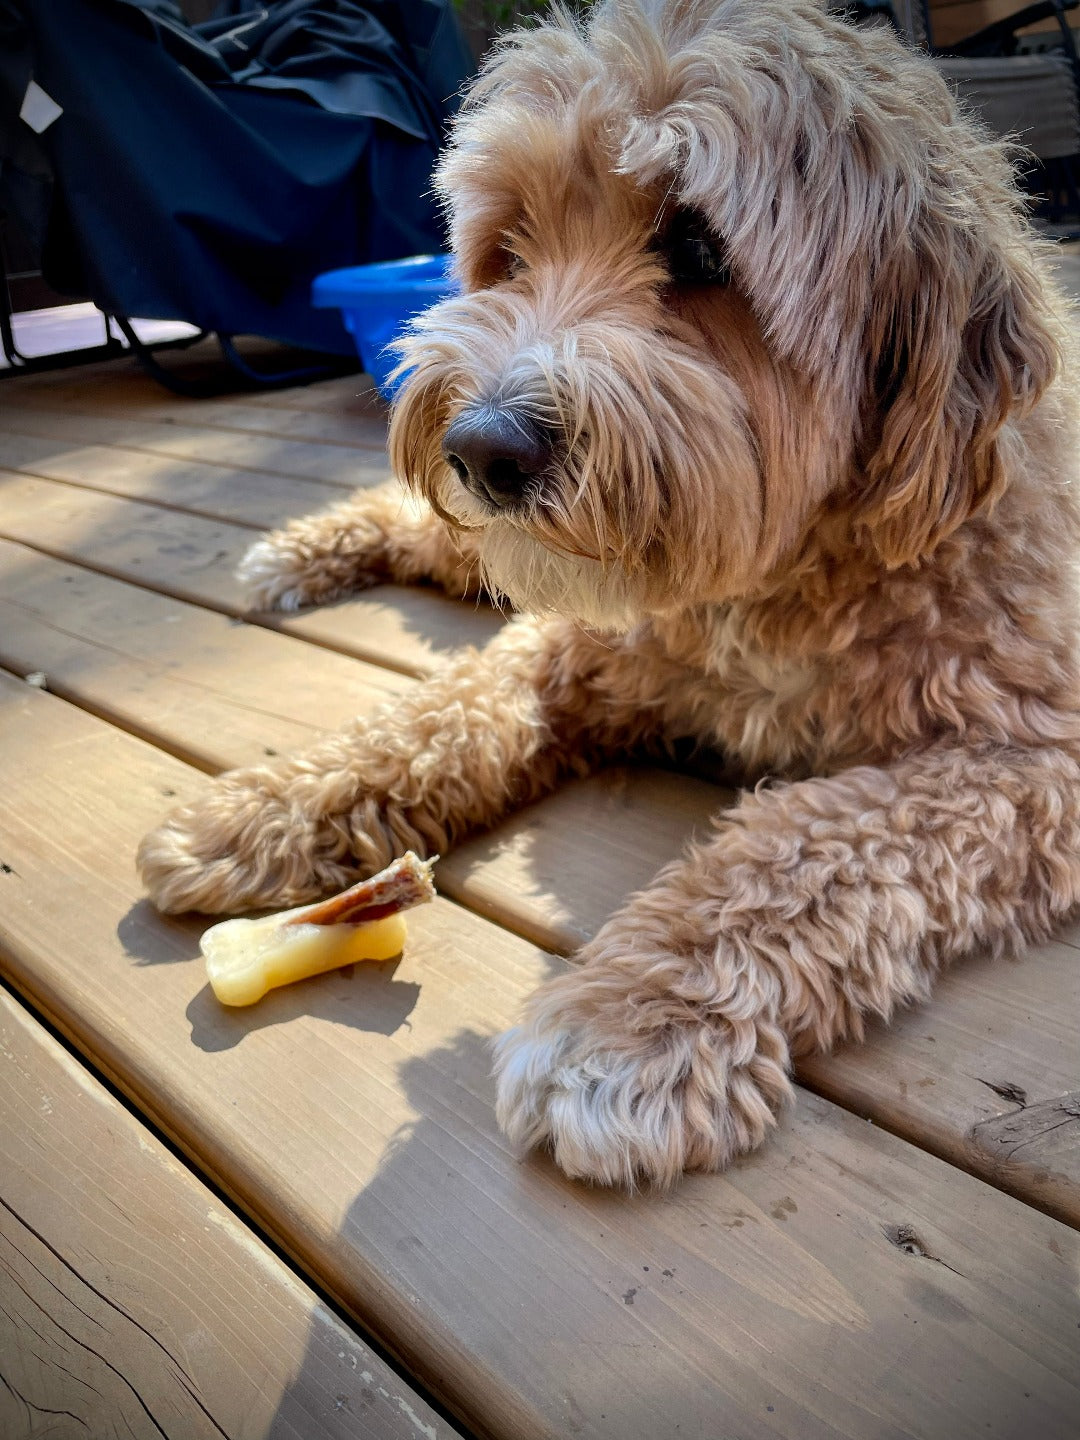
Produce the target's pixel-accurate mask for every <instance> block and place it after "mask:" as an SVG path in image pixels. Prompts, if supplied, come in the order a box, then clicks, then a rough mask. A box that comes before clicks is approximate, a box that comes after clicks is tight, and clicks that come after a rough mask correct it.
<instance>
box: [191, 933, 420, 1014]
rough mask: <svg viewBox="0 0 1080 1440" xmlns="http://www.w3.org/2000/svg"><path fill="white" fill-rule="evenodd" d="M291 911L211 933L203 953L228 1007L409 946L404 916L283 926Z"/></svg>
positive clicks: (217, 992) (203, 943) (202, 944)
mask: <svg viewBox="0 0 1080 1440" xmlns="http://www.w3.org/2000/svg"><path fill="white" fill-rule="evenodd" d="M291 913H293V912H291V911H286V912H285V914H284V915H272V916H271V917H270V918H269V919H268V920H226V921H225V922H224V923H223V924H221V925H215V926H213V928H212V929H210V930H207V932H206V934H205V935H204V936H203V937H202V941H201V942H200V949H201V950H202V953H203V954H204V955H205V956H206V974H207V977H208V978H209V981H210V984H211V987H212V988H213V991H214V994H215V995H216V996H217V998H218V999H219V1000H220V1001H221V1003H222V1004H223V1005H254V1004H255V1001H256V1000H261V999H262V997H263V996H264V995H265V994H266V992H267V990H275V989H277V987H278V986H279V985H291V984H292V982H293V981H294V980H307V979H309V978H310V977H311V976H312V975H322V974H324V973H325V972H326V971H327V970H337V969H339V968H340V967H341V966H342V965H352V964H353V962H354V961H356V960H389V959H390V958H391V957H392V956H394V955H400V954H401V951H402V949H403V947H404V945H405V921H404V919H403V918H402V916H400V915H389V916H387V918H386V919H385V920H371V921H369V922H368V923H367V924H366V925H305V924H303V922H300V923H298V924H293V925H283V924H282V921H283V920H284V919H285V918H286V916H287V915H289V914H291Z"/></svg>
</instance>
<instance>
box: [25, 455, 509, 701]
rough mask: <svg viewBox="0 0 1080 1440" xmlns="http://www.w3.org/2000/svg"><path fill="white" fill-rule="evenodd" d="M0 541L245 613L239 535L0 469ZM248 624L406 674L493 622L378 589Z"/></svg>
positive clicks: (226, 527) (482, 635)
mask: <svg viewBox="0 0 1080 1440" xmlns="http://www.w3.org/2000/svg"><path fill="white" fill-rule="evenodd" d="M0 537H2V538H4V539H7V540H15V541H18V542H19V543H21V544H24V545H29V546H31V547H33V548H35V549H38V550H43V551H45V552H46V553H47V554H50V555H53V556H56V557H58V558H60V559H63V560H68V561H77V562H79V563H81V564H84V565H88V566H90V567H91V568H93V569H95V570H99V571H102V572H104V573H105V574H107V575H113V576H115V577H117V578H119V579H122V580H129V581H133V582H134V583H135V584H138V585H143V586H145V587H147V588H148V589H153V590H156V591H158V592H159V593H161V594H164V595H171V596H174V597H176V598H177V599H180V600H188V601H192V602H194V603H200V604H203V605H207V606H209V607H211V608H212V609H215V610H219V611H221V612H223V613H224V614H227V615H241V614H245V613H247V612H246V611H245V610H244V605H243V601H242V597H241V593H240V588H239V586H238V584H237V582H236V580H235V578H234V571H235V569H236V566H237V564H238V563H239V561H240V558H241V556H242V555H243V554H244V552H245V551H246V550H247V548H248V546H249V545H250V544H251V543H252V539H253V537H252V533H251V531H250V530H249V529H247V528H243V527H241V526H238V525H233V524H230V523H228V522H227V521H223V520H222V521H213V520H207V519H204V518H203V517H202V516H199V515H190V514H184V513H181V512H179V511H176V510H166V509H163V508H162V507H161V506H158V505H150V504H145V503H143V502H141V501H136V500H126V499H120V498H117V497H116V496H113V495H103V494H99V493H98V492H96V491H93V490H83V489H78V488H76V487H73V486H70V485H58V484H56V483H54V482H52V481H49V480H39V479H36V478H34V477H32V476H28V475H17V474H13V473H12V472H11V471H4V470H0ZM249 618H251V619H252V620H253V621H255V622H257V623H258V624H260V625H265V626H267V627H269V628H271V629H275V630H282V631H285V632H286V633H287V634H291V635H298V636H302V637H303V638H304V639H306V640H311V641H313V642H315V643H316V644H319V645H323V646H326V647H327V648H329V649H332V650H340V651H342V652H344V653H345V654H351V655H355V656H357V657H358V658H359V659H362V660H369V661H372V662H373V663H376V664H383V665H386V666H389V667H390V668H391V669H395V670H401V671H403V672H404V673H407V674H424V673H426V672H427V671H429V670H430V669H431V668H432V667H433V666H434V665H435V664H437V663H438V661H439V659H440V658H442V657H445V655H446V654H448V653H449V652H450V651H451V650H453V649H454V648H456V647H458V646H461V645H466V644H483V643H484V642H485V641H486V640H488V639H489V638H490V637H491V636H492V635H494V634H495V633H496V631H497V630H498V628H499V626H500V625H501V624H502V621H501V619H500V617H499V616H498V615H497V614H496V613H495V612H494V611H493V610H491V609H490V608H489V607H486V606H469V605H462V604H459V603H458V602H457V601H453V600H450V599H449V598H448V597H447V596H445V595H443V594H441V593H439V592H437V591H435V590H434V589H422V588H419V587H415V588H412V587H404V586H389V585H382V586H378V587H376V588H375V589H373V590H368V591H365V592H364V594H362V595H358V596H356V597H355V598H353V599H350V600H347V601H344V602H342V603H341V604H340V605H336V606H331V607H328V608H327V609H325V610H320V611H313V612H311V613H308V614H304V615H297V616H283V615H276V614H265V613H260V614H257V615H251V616H250V617H249Z"/></svg>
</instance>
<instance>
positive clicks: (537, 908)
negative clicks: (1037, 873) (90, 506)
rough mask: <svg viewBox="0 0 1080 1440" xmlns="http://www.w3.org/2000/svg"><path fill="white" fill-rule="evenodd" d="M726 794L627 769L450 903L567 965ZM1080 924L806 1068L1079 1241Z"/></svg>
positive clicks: (487, 857) (577, 799) (597, 781)
mask: <svg viewBox="0 0 1080 1440" xmlns="http://www.w3.org/2000/svg"><path fill="white" fill-rule="evenodd" d="M729 801H730V795H729V794H728V793H727V792H725V791H724V790H722V789H720V787H718V786H715V787H714V786H712V785H710V784H708V783H707V782H705V781H701V780H697V779H694V778H691V777H689V776H678V775H672V774H667V773H665V772H663V771H650V770H627V769H616V770H612V771H608V772H606V773H602V774H600V775H597V776H594V777H592V778H591V779H589V780H587V781H583V782H578V783H576V784H574V785H571V786H568V787H566V788H565V789H564V790H562V791H560V792H558V793H557V794H555V795H552V796H550V797H548V798H547V799H545V800H543V801H541V802H540V803H538V804H536V805H533V806H531V807H529V808H528V809H527V810H523V811H521V812H520V813H519V814H517V815H514V816H512V817H511V818H510V819H509V820H507V821H505V822H504V823H503V824H502V825H501V826H499V827H498V829H496V830H495V831H493V832H492V833H491V834H489V835H481V836H478V837H476V838H475V839H474V840H470V841H467V842H466V843H465V844H463V845H461V846H459V847H458V848H457V849H455V850H454V851H452V852H451V853H450V855H448V856H447V857H446V858H445V859H444V860H443V862H442V865H441V866H440V885H441V886H442V888H443V889H444V890H445V891H446V893H447V894H452V895H453V896H454V897H455V898H456V899H457V900H458V901H460V902H461V903H463V904H466V905H468V906H469V907H470V908H471V909H475V910H476V911H478V912H479V913H480V914H482V915H486V916H489V917H490V918H492V919H494V920H496V921H498V923H500V924H502V925H507V926H509V927H510V928H512V929H514V930H515V931H517V932H518V933H519V934H522V935H525V936H527V937H528V938H530V939H531V940H533V941H534V942H535V943H537V944H539V945H543V946H544V947H545V948H546V949H550V950H554V951H556V952H558V953H560V954H564V955H565V954H569V953H570V952H571V951H572V950H573V949H574V948H575V947H576V946H578V945H579V944H581V943H582V942H583V941H584V940H586V939H588V938H589V937H590V936H591V935H593V934H595V933H596V930H597V929H598V928H599V927H600V926H601V925H602V924H603V922H604V920H605V919H606V918H607V916H608V915H610V914H611V913H612V912H613V911H614V910H615V909H617V908H618V906H619V905H620V904H622V902H623V901H624V900H625V899H626V898H627V897H628V896H629V895H630V894H632V893H633V892H634V891H635V890H638V889H640V888H642V887H643V886H645V885H647V884H648V883H649V881H650V880H651V878H652V876H653V875H654V874H655V873H656V871H657V870H659V868H660V867H661V866H662V865H663V864H664V863H665V862H666V861H668V860H670V859H671V858H672V857H674V856H676V855H678V854H679V853H680V851H681V850H682V848H683V846H684V845H685V844H686V843H687V842H688V841H689V840H690V839H691V838H692V837H693V836H694V835H695V834H698V835H702V834H705V833H707V831H708V828H709V825H710V822H711V819H712V817H713V816H714V815H715V814H716V813H717V812H718V811H719V810H721V809H722V808H723V807H724V805H725V804H727V803H729ZM1078 951H1080V921H1074V922H1072V923H1071V924H1070V925H1068V926H1066V927H1064V928H1063V929H1062V931H1061V932H1060V934H1059V935H1058V936H1057V937H1056V938H1055V939H1054V940H1052V941H1051V942H1049V943H1048V944H1046V945H1040V946H1036V947H1032V948H1031V949H1029V950H1027V951H1026V952H1025V953H1024V954H1023V955H1022V956H1020V957H1019V958H1016V959H1013V960H1000V961H993V960H991V959H990V958H989V957H987V956H985V955H982V956H973V957H972V958H970V959H968V960H965V961H964V962H963V963H961V964H959V965H957V966H955V967H954V968H953V969H952V970H951V971H950V972H948V973H947V974H946V975H944V976H943V977H942V979H941V980H940V981H939V983H938V985H937V988H936V989H935V992H934V995H933V998H932V999H931V1001H930V1002H929V1004H928V1005H925V1006H920V1007H917V1008H913V1009H910V1010H907V1011H904V1012H902V1013H901V1014H900V1015H898V1016H897V1017H896V1018H895V1019H894V1020H893V1021H892V1023H891V1024H890V1025H889V1026H888V1027H886V1026H883V1025H880V1024H873V1025H871V1026H870V1029H869V1032H868V1036H867V1039H866V1040H865V1041H864V1043H862V1044H861V1045H847V1046H843V1047H841V1048H840V1049H839V1050H838V1051H836V1052H835V1053H833V1054H832V1055H819V1056H808V1057H806V1058H804V1059H802V1060H800V1062H799V1064H798V1071H797V1073H798V1075H799V1078H800V1079H801V1080H802V1081H803V1083H804V1084H807V1085H809V1086H811V1087H812V1088H813V1089H814V1090H815V1091H817V1092H818V1093H819V1094H821V1095H825V1096H827V1097H828V1098H830V1099H831V1100H833V1101H835V1102H836V1103H837V1104H840V1105H842V1106H844V1108H845V1109H848V1110H851V1111H853V1112H854V1113H855V1114H857V1115H863V1116H866V1117H867V1118H869V1119H872V1120H873V1121H874V1123H875V1124H877V1125H883V1126H885V1127H886V1128H888V1129H890V1130H893V1131H895V1132H896V1133H898V1134H900V1135H903V1136H904V1137H905V1138H907V1139H909V1140H912V1141H914V1142H915V1143H916V1144H919V1145H922V1146H925V1147H926V1148H927V1149H929V1150H930V1151H932V1152H933V1153H934V1154H936V1155H939V1156H941V1157H942V1158H944V1159H946V1160H949V1161H951V1162H952V1163H953V1164H955V1165H959V1166H961V1167H962V1168H964V1169H967V1170H970V1171H971V1172H972V1173H973V1174H975V1175H979V1176H981V1177H982V1178H983V1179H985V1180H988V1181H989V1182H990V1183H991V1184H994V1185H999V1186H1001V1188H1002V1189H1004V1190H1007V1191H1008V1192H1009V1193H1011V1194H1013V1195H1017V1196H1019V1197H1021V1198H1022V1199H1024V1200H1026V1201H1028V1202H1030V1203H1033V1204H1037V1205H1039V1206H1040V1207H1041V1208H1043V1209H1045V1210H1046V1211H1047V1212H1048V1213H1049V1214H1052V1215H1055V1216H1057V1217H1058V1218H1059V1219H1062V1220H1065V1221H1067V1222H1068V1223H1069V1224H1071V1225H1075V1226H1078V1227H1080V1039H1078V1038H1077V1020H1076V1017H1077V1016H1078V1015H1080V953H1078Z"/></svg>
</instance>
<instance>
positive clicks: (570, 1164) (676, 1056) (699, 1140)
mask: <svg viewBox="0 0 1080 1440" xmlns="http://www.w3.org/2000/svg"><path fill="white" fill-rule="evenodd" d="M598 968H599V967H583V968H582V970H580V971H578V972H576V973H571V974H569V975H564V976H560V977H559V978H558V979H557V980H555V981H552V982H550V983H549V984H548V985H546V986H544V987H543V989H541V990H540V991H538V992H537V994H536V995H535V996H534V997H533V998H532V1001H531V1002H530V1004H529V1006H528V1009H527V1013H526V1017H525V1019H524V1021H523V1023H522V1024H521V1025H520V1026H519V1027H517V1028H516V1029H514V1030H511V1031H509V1032H508V1033H507V1034H505V1035H503V1036H502V1037H500V1039H499V1040H498V1041H497V1042H496V1047H495V1055H496V1059H495V1073H496V1079H497V1087H498V1091H497V1115H498V1120H499V1124H500V1125H501V1127H502V1129H503V1130H504V1132H505V1133H506V1135H507V1137H508V1138H509V1139H510V1140H511V1141H513V1142H514V1143H515V1144H517V1145H519V1146H522V1147H527V1148H534V1147H543V1148H547V1149H550V1150H551V1152H552V1153H553V1155H554V1158H555V1161H556V1163H557V1164H558V1165H559V1167H560V1168H561V1169H562V1170H563V1171H565V1173H566V1174H567V1175H569V1176H571V1177H573V1178H575V1179H582V1180H592V1181H595V1182H597V1183H599V1184H601V1185H618V1186H624V1187H627V1188H632V1187H634V1186H635V1185H636V1184H638V1183H639V1182H642V1181H644V1182H651V1183H653V1184H655V1185H658V1186H663V1187H666V1186H670V1185H671V1184H673V1183H674V1182H675V1180H676V1179H678V1177H679V1175H681V1174H682V1173H683V1171H685V1170H721V1169H723V1168H724V1166H726V1165H727V1164H728V1163H729V1162H730V1161H731V1160H732V1159H734V1158H735V1156H737V1155H740V1154H743V1153H745V1152H746V1151H748V1150H753V1149H754V1148H755V1147H756V1146H758V1145H760V1144H761V1142H762V1140H764V1138H765V1136H766V1134H767V1133H768V1131H769V1130H770V1128H771V1127H772V1126H773V1125H774V1124H775V1121H776V1114H777V1112H778V1111H779V1109H780V1108H781V1107H782V1106H783V1104H784V1103H785V1102H786V1101H787V1100H788V1099H789V1097H790V1096H791V1093H792V1089H791V1083H790V1081H789V1079H788V1075H787V1046H786V1043H785V1041H784V1039H783V1036H782V1035H781V1034H780V1032H779V1031H778V1030H777V1028H776V1027H775V1025H770V1024H764V1023H756V1024H752V1025H750V1026H749V1029H748V1027H747V1024H746V1023H745V1022H743V1023H739V1024H737V1025H732V1024H731V1023H730V1022H729V1021H727V1020H725V1019H723V1018H722V1017H721V1016H717V1015H709V1014H707V1013H706V1012H705V1011H703V1010H700V1009H698V1008H697V1007H693V1008H692V1007H690V1006H688V1005H687V1004H686V1003H685V1002H684V1001H681V1000H678V999H676V997H674V996H658V995H652V996H650V995H648V994H643V993H638V994H636V995H635V994H634V993H633V992H632V991H631V990H628V989H627V986H626V977H624V976H619V975H618V974H617V973H615V974H609V975H600V974H598V973H597V970H598ZM598 981H599V984H598V983H597V982H598ZM620 992H621V993H620Z"/></svg>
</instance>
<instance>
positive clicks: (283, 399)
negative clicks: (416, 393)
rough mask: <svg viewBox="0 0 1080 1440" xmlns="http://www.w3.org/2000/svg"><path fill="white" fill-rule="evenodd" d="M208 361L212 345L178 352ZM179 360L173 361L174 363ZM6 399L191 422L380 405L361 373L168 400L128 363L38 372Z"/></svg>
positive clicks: (215, 359)
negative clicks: (88, 404) (234, 412)
mask: <svg viewBox="0 0 1080 1440" xmlns="http://www.w3.org/2000/svg"><path fill="white" fill-rule="evenodd" d="M207 357H209V358H210V359H211V362H212V363H214V364H218V363H219V355H218V354H217V352H216V345H215V343H214V342H210V343H209V344H206V343H204V344H203V345H200V346H196V347H193V348H192V349H191V350H187V351H185V352H183V357H182V358H183V360H184V362H185V363H186V364H189V363H190V362H191V361H192V360H200V359H203V360H205V358H207ZM176 358H178V357H174V359H176ZM6 383H7V385H8V386H9V387H10V388H9V391H8V393H10V394H11V395H13V396H16V397H17V398H18V403H19V404H23V403H31V404H34V403H37V402H38V399H39V397H40V400H41V401H42V402H43V403H46V404H48V405H53V404H54V403H65V402H66V401H67V400H69V399H72V400H81V399H83V398H89V399H93V400H98V399H101V400H106V401H108V402H109V403H110V404H116V405H122V406H123V407H124V408H125V410H127V411H129V412H130V413H132V414H134V413H136V412H137V411H138V410H139V409H141V408H143V407H146V406H151V407H153V406H160V405H165V406H168V407H169V413H170V414H172V415H173V416H188V417H190V416H192V415H195V414H196V413H197V412H198V411H201V410H203V409H205V408H206V407H207V406H211V407H212V406H214V405H216V404H218V403H226V404H228V403H234V402H236V401H237V400H240V401H242V403H243V404H245V405H256V406H259V407H260V408H264V409H270V410H289V411H292V410H304V411H308V412H311V413H315V412H327V413H331V414H337V415H340V414H342V413H345V414H358V415H361V414H367V413H369V412H373V413H375V414H382V413H383V412H384V410H385V406H384V405H383V402H382V401H381V400H380V399H379V398H378V396H377V394H376V393H375V391H374V390H373V389H372V383H371V377H370V376H369V375H366V374H364V372H363V371H356V372H354V373H352V374H346V375H337V376H333V377H331V378H330V379H328V380H319V381H316V382H315V383H314V384H307V385H289V386H283V387H281V388H280V389H266V390H243V389H242V388H241V387H240V383H239V381H238V382H237V387H236V388H237V394H235V395H223V396H221V397H220V401H219V399H218V398H216V397H208V398H200V399H197V400H192V399H189V398H187V397H186V396H182V395H172V394H170V393H169V392H168V391H167V390H165V389H164V388H163V387H162V386H161V385H159V384H158V382H157V381H156V380H152V379H151V378H150V376H148V375H147V374H146V373H145V371H144V370H142V369H141V367H140V366H139V365H138V364H136V363H135V362H134V361H131V360H119V361H110V360H106V361H98V362H96V363H94V364H91V365H83V366H80V367H79V370H78V372H77V373H73V372H72V371H70V370H42V371H40V372H38V373H36V374H32V375H20V376H19V377H18V378H17V379H15V380H9V381H8V382H6Z"/></svg>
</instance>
